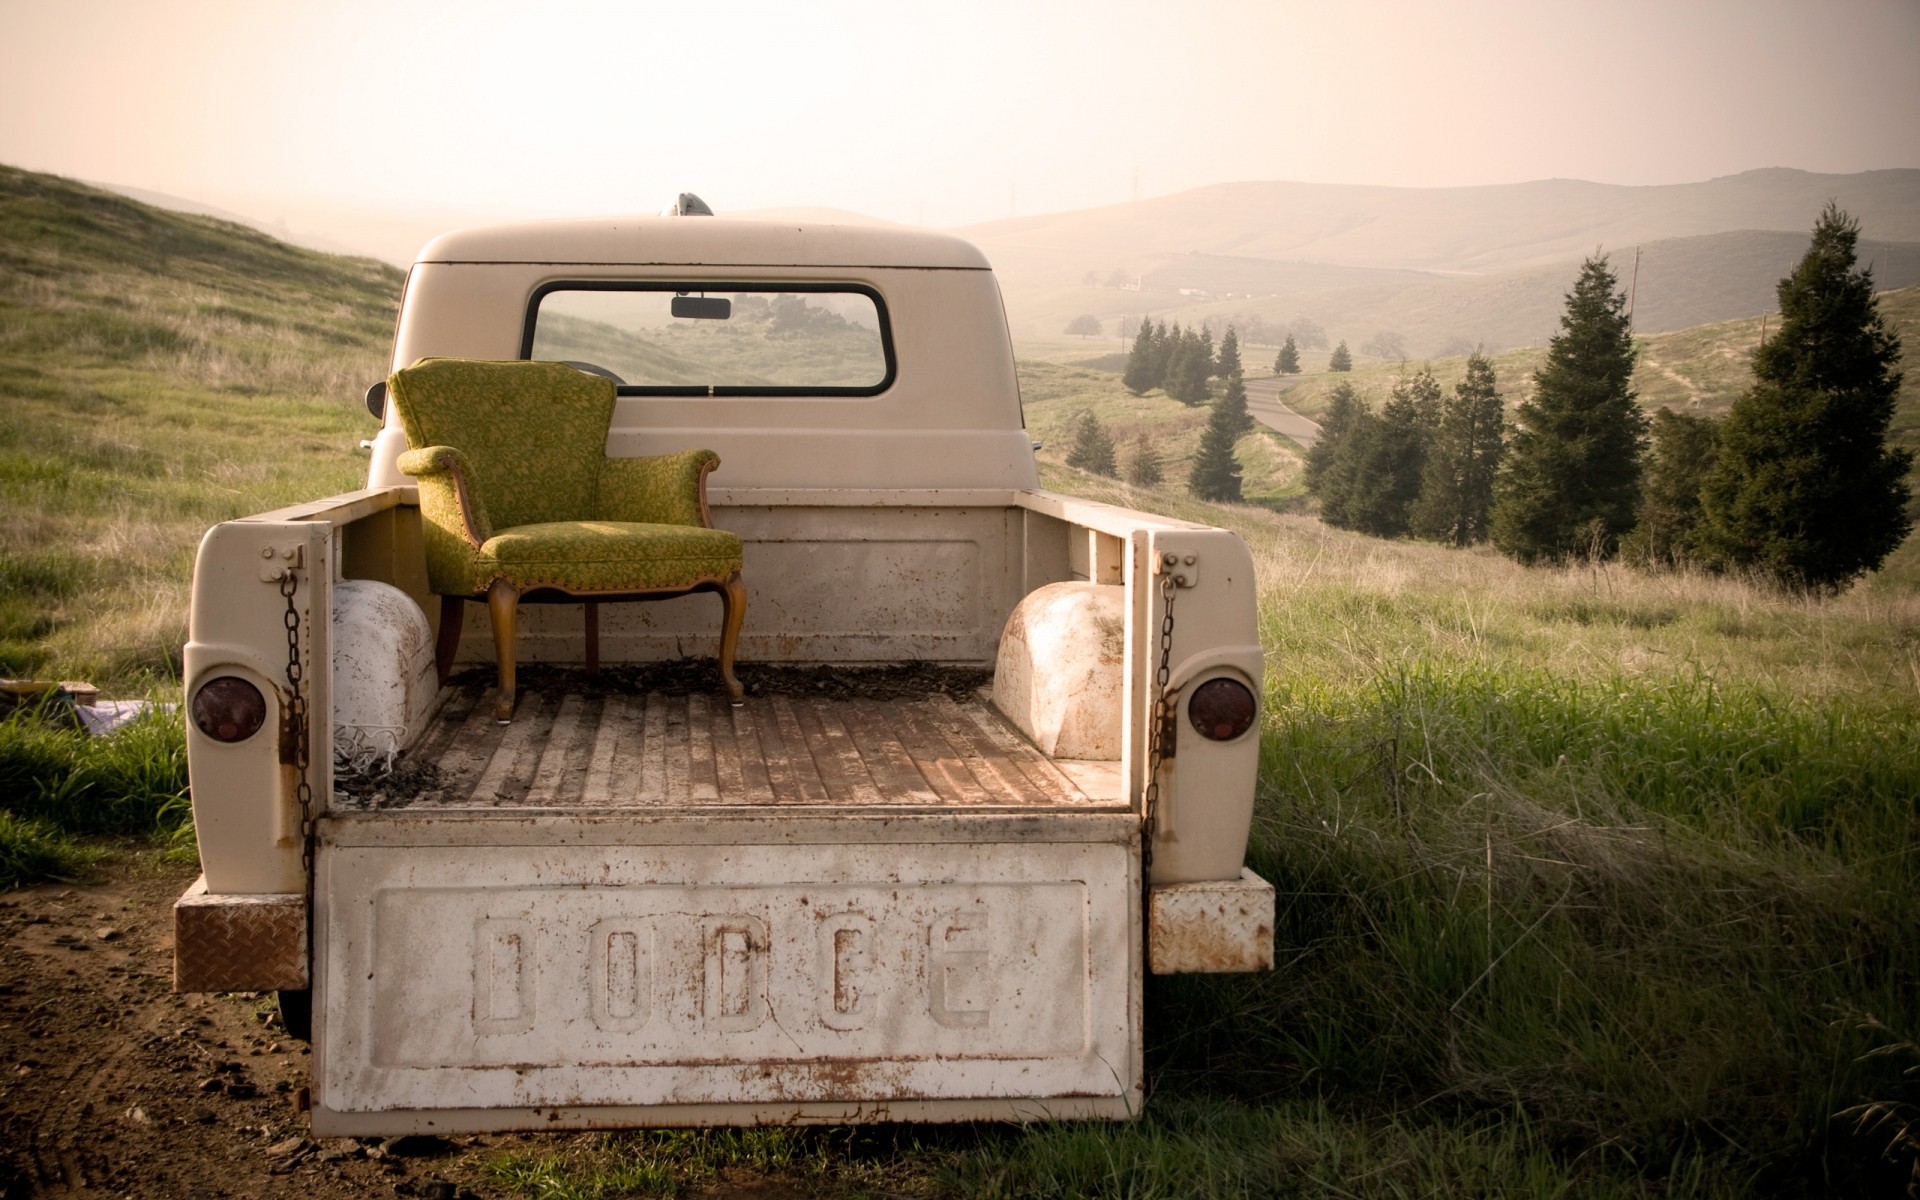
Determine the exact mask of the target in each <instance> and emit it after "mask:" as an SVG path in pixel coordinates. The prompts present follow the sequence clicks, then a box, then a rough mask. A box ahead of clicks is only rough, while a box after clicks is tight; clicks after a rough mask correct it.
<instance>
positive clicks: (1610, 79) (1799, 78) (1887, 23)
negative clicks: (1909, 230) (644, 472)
mask: <svg viewBox="0 0 1920 1200" xmlns="http://www.w3.org/2000/svg"><path fill="white" fill-rule="evenodd" d="M0 161H4V162H7V163H11V164H14V165H17V166H24V167H29V168H33V169H36V170H46V171H54V172H58V173H60V174H65V175H72V176H77V177H80V178H83V179H90V180H95V181H101V182H109V183H115V184H122V185H126V186H130V187H136V188H144V189H150V190H153V191H160V192H167V193H172V194H174V195H179V196H184V197H189V198H193V199H196V200H201V201H205V202H208V203H211V204H216V205H221V206H223V207H226V208H230V209H233V210H234V211H237V212H241V213H245V214H247V215H250V216H255V217H259V218H263V219H274V218H281V219H284V220H286V221H288V222H289V223H291V224H292V225H293V226H294V227H296V228H298V229H301V230H303V231H307V232H311V233H322V234H327V235H330V236H332V237H334V238H335V239H336V240H339V241H342V242H347V243H349V244H354V245H357V246H362V247H368V248H372V249H377V250H382V251H384V252H387V253H389V254H390V255H392V256H395V257H401V256H405V255H406V254H407V253H408V250H409V248H410V247H412V246H414V245H417V244H418V242H419V241H420V240H422V239H423V238H424V237H425V236H426V235H427V234H428V233H430V232H432V231H433V230H434V229H436V228H440V227H444V226H448V225H456V224H461V223H468V222H471V221H473V220H485V219H495V218H500V217H521V216H559V215H568V214H583V213H610V212H632V211H644V212H653V211H658V209H659V208H660V206H661V205H662V204H663V203H665V202H666V201H667V200H669V199H670V198H671V197H672V196H673V195H674V194H675V193H677V192H679V191H681V190H683V189H686V190H692V191H695V192H698V193H700V194H701V195H702V196H704V197H705V198H706V199H707V200H708V201H709V202H710V203H712V204H713V205H714V206H715V207H716V208H718V209H723V210H739V209H749V208H764V207H775V206H814V205H820V206H832V207H838V208H846V209H853V210H857V211H861V212H865V213H869V214H872V215H875V216H879V217H885V218H889V219H892V220H896V221H902V222H908V223H925V224H928V225H934V226H953V225H961V224H968V223H971V222H975V221H983V220H991V219H994V218H998V217H1004V216H1006V215H1008V213H1009V211H1013V210H1017V211H1018V212H1019V213H1022V214H1029V213H1035V212H1045V211H1055V210H1060V209H1069V208H1083V207H1090V206H1094V205H1101V204H1110V203H1115V202H1119V201H1124V200H1127V199H1129V198H1130V197H1131V196H1132V195H1133V194H1134V188H1135V178H1136V171H1137V178H1138V188H1139V195H1141V196H1142V197H1147V196H1155V195H1163V194H1166V193H1169V192H1174V191H1180V190H1183V189H1186V188H1190V187H1196V186H1199V185H1202V184H1207V183H1216V182H1223V181H1229V180H1241V179H1292V180H1306V181H1312V182H1324V183H1374V184H1392V185H1405V186H1450V185H1460V184H1476V183H1504V182H1516V181H1520V180H1526V179H1538V178H1545V177H1550V176H1571V177H1577V178H1583V179H1592V180H1599V181H1602V182H1608V183H1623V184H1650V183H1676V182H1685V181H1690V180H1700V179H1707V178H1711V177H1713V176H1716V175H1725V174H1730V173H1733V172H1737V171H1743V170H1747V169H1750V168H1754V167H1766V166H1790V167H1801V168H1805V169H1807V170H1813V171H1835V172H1846V171H1859V170H1866V169H1871V168H1876V167H1911V166H1920V0H1826V2H1822V3H1815V2H1812V0H1805V2H1799V0H1726V2H1720V0H1604V2H1598V3H1589V2H1585V0H1578V2H1576V0H1517V2H1513V3H1504V2H1498V0H1299V2H1296V0H1140V2H1135V0H1103V2H1097V3H1082V2H1079V0H1024V2H1020V3H1001V2H999V0H939V2H935V0H883V2H875V3H868V2H864V0H846V2H835V0H821V2H809V0H773V2H761V0H718V2H715V3H700V2H698V0H672V2H671V3H666V2H657V0H632V2H629V3H593V2H588V0H571V2H569V0H549V2H545V3H539V2H531V0H511V2H505V3H494V2H491V0H465V2H461V3H430V2H427V0H365V2H363V0H324V2H315V0H308V2H303V3H295V2H291V0H168V2H161V0H151V2H136V0H58V2H52V0H0ZM395 246H397V247H398V248H397V249H396V248H393V247H395Z"/></svg>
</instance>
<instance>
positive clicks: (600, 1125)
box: [311, 1095, 1140, 1137]
mask: <svg viewBox="0 0 1920 1200" xmlns="http://www.w3.org/2000/svg"><path fill="white" fill-rule="evenodd" d="M311 1114H312V1121H313V1135H314V1136H315V1137H394V1136H397V1135H400V1134H407V1133H437V1134H462V1133H507V1132H514V1131H526V1132H533V1133H558V1132H561V1131H563V1130H576V1129H637V1128H642V1127H649V1126H651V1127H658V1128H669V1129H695V1128H703V1127H714V1126H728V1125H872V1124H879V1123H882V1122H890V1121H918V1122H928V1123H937V1122H957V1121H1019V1122H1023V1123H1024V1122H1027V1121H1080V1120H1108V1121H1123V1120H1128V1119H1131V1118H1133V1117H1137V1116H1139V1115H1140V1104H1139V1096H1138V1095H1132V1096H1052V1097H1048V1098H1046V1099H1041V1100H1021V1099H975V1100H874V1101H846V1102H841V1101H826V1102H822V1101H808V1100H785V1101H776V1102H771V1103H767V1104H756V1105H740V1104H663V1105H645V1106H641V1105H594V1106H590V1107H571V1106H555V1107H544V1108H534V1107H527V1106H521V1107H515V1108H436V1109H420V1110H415V1109H391V1110H388V1111H384V1112H335V1111H334V1110H333V1109H330V1108H328V1107H327V1106H326V1105H324V1104H319V1103H316V1104H314V1106H313V1108H312V1110H311Z"/></svg>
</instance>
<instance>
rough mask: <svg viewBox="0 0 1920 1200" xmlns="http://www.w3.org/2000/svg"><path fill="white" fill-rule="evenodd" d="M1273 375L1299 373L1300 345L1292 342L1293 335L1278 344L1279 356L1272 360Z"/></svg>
mask: <svg viewBox="0 0 1920 1200" xmlns="http://www.w3.org/2000/svg"><path fill="white" fill-rule="evenodd" d="M1273 373H1274V374H1275V375H1298V374H1299V373H1300V347H1298V346H1296V345H1294V344H1293V335H1292V334H1288V335H1287V340H1286V341H1285V342H1284V343H1282V344H1281V346H1280V356H1279V357H1278V358H1276V359H1274V360H1273Z"/></svg>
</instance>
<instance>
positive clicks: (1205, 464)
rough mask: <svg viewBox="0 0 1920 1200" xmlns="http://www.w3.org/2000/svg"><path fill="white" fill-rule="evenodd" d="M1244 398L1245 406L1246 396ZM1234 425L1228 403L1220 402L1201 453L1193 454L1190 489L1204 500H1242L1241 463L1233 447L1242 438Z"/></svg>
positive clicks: (1210, 419)
mask: <svg viewBox="0 0 1920 1200" xmlns="http://www.w3.org/2000/svg"><path fill="white" fill-rule="evenodd" d="M1242 399H1243V405H1242V407H1244V396H1243V397H1242ZM1235 424H1236V422H1235V420H1234V416H1233V412H1232V410H1231V407H1230V406H1229V405H1228V403H1227V401H1226V400H1225V399H1222V400H1220V401H1219V402H1217V403H1216V404H1215V405H1214V406H1213V414H1212V415H1211V416H1209V417H1208V418H1207V427H1206V429H1205V430H1203V431H1202V432H1201V434H1200V451H1199V453H1197V454H1196V455H1194V458H1193V471H1192V472H1191V473H1190V474H1189V475H1188V476H1187V490H1188V491H1190V492H1192V493H1193V494H1194V495H1196V496H1198V497H1199V498H1200V499H1202V500H1215V501H1232V502H1238V501H1239V499H1240V460H1239V459H1237V458H1235V457H1234V456H1233V444H1234V443H1235V442H1237V441H1239V440H1240V435H1239V433H1238V432H1236V431H1235V428H1234V426H1235Z"/></svg>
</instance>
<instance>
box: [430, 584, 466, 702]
mask: <svg viewBox="0 0 1920 1200" xmlns="http://www.w3.org/2000/svg"><path fill="white" fill-rule="evenodd" d="M466 612H467V602H466V600H465V599H463V598H462V597H459V596H442V597H440V636H439V637H438V638H436V639H434V643H433V669H434V672H435V673H436V674H437V675H439V677H440V686H442V687H445V686H446V684H447V677H448V676H449V675H452V674H453V660H454V656H456V655H457V654H459V653H460V622H461V620H462V619H463V618H464V617H465V616H466Z"/></svg>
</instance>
